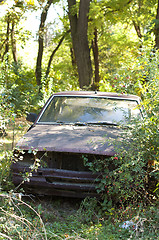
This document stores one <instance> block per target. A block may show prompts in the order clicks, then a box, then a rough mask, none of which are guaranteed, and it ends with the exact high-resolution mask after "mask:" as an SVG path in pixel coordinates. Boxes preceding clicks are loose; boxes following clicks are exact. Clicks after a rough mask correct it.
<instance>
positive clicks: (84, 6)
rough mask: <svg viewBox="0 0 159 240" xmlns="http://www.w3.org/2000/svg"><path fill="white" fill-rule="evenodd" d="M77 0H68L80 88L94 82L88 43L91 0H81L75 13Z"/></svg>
mask: <svg viewBox="0 0 159 240" xmlns="http://www.w3.org/2000/svg"><path fill="white" fill-rule="evenodd" d="M75 6H76V0H68V8H69V19H70V26H71V37H72V42H73V48H74V53H75V58H76V62H77V69H78V76H79V85H80V88H84V87H89V86H90V85H91V83H92V64H91V58H90V49H89V44H88V37H87V30H88V16H87V15H88V13H89V6H90V0H80V5H79V13H78V16H77V12H76V13H75V14H74V13H73V12H74V10H75Z"/></svg>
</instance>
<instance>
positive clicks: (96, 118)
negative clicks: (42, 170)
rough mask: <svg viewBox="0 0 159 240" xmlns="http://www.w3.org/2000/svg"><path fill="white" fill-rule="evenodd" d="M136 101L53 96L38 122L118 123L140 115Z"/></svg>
mask: <svg viewBox="0 0 159 240" xmlns="http://www.w3.org/2000/svg"><path fill="white" fill-rule="evenodd" d="M137 105H138V104H137V102H136V101H132V100H125V99H123V100H121V99H113V98H112V99H110V98H109V99H108V98H104V97H88V96H86V97H81V96H77V97H75V96H73V97H72V96H54V97H53V99H52V101H51V102H50V103H49V104H48V106H47V107H46V109H45V110H44V112H43V114H42V115H41V117H40V119H39V121H38V122H39V123H67V124H69V123H77V122H79V123H81V122H83V123H98V122H99V123H100V122H103V123H104V122H109V123H119V122H124V123H126V122H128V121H130V119H132V118H134V117H141V113H140V110H139V109H138V108H137Z"/></svg>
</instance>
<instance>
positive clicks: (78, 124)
mask: <svg viewBox="0 0 159 240" xmlns="http://www.w3.org/2000/svg"><path fill="white" fill-rule="evenodd" d="M73 125H74V126H86V125H87V123H86V122H75V123H73Z"/></svg>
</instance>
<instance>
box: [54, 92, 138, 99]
mask: <svg viewBox="0 0 159 240" xmlns="http://www.w3.org/2000/svg"><path fill="white" fill-rule="evenodd" d="M53 96H91V97H108V98H119V99H128V100H135V101H138V102H140V97H138V96H136V95H129V94H122V93H115V92H98V91H65V92H57V93H54V94H53Z"/></svg>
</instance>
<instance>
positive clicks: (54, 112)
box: [12, 91, 142, 197]
mask: <svg viewBox="0 0 159 240" xmlns="http://www.w3.org/2000/svg"><path fill="white" fill-rule="evenodd" d="M139 102H140V98H139V97H137V96H134V95H126V94H117V93H106V92H87V91H78V92H76V91H72V92H61V93H55V94H53V95H52V96H51V97H50V98H49V99H48V101H47V102H46V104H45V105H44V107H43V108H42V110H41V112H40V113H39V115H38V116H36V115H35V114H30V115H29V116H28V120H30V121H32V122H34V123H33V125H32V126H31V127H30V129H29V130H28V132H27V133H26V134H25V135H24V136H23V138H22V139H21V140H20V141H19V142H18V144H17V147H16V150H15V152H14V160H13V164H12V171H13V182H14V184H15V185H16V186H23V188H24V189H25V190H26V191H27V192H31V193H34V194H43V195H56V196H67V197H86V196H95V195H96V182H95V179H96V178H97V177H99V175H100V173H92V172H91V171H90V170H89V168H88V167H86V166H85V164H84V157H87V159H88V161H93V160H94V159H95V158H98V159H99V158H100V159H101V158H102V159H105V161H107V159H108V158H112V156H114V155H115V149H114V145H113V144H110V141H109V140H110V139H113V140H115V141H116V142H118V141H120V137H119V135H120V134H119V133H121V129H122V127H121V124H122V125H123V124H127V122H128V121H129V120H130V119H131V118H134V117H135V118H136V117H139V118H141V116H142V112H141V110H140V109H139V108H138V107H137V106H138V105H139ZM112 161H113V160H112Z"/></svg>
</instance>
